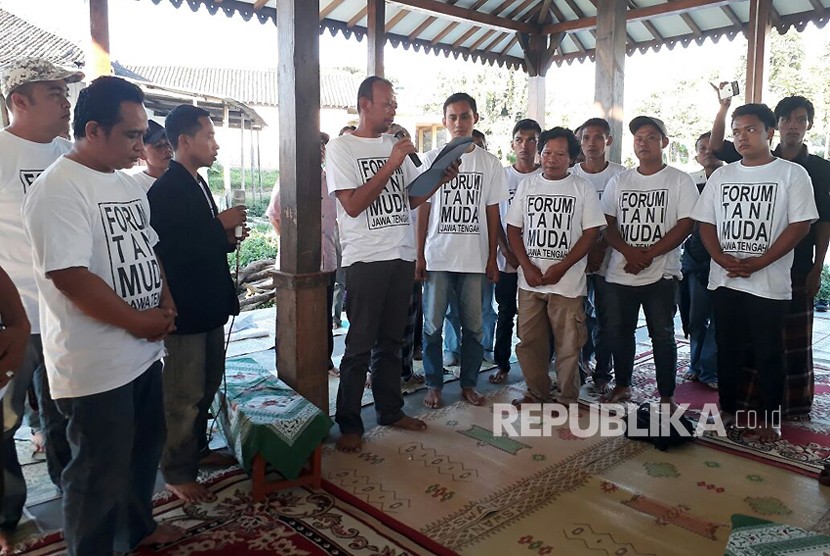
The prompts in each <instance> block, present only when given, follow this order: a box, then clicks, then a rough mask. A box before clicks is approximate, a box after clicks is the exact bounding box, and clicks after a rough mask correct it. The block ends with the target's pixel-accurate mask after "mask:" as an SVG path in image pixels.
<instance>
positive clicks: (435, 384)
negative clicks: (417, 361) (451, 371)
mask: <svg viewBox="0 0 830 556" xmlns="http://www.w3.org/2000/svg"><path fill="white" fill-rule="evenodd" d="M486 280H487V278H486V277H485V276H484V274H477V273H464V272H430V273H429V279H428V280H427V281H426V282H424V372H425V376H426V384H427V386H428V387H430V388H432V389H434V390H441V389H442V388H443V387H444V366H443V365H442V361H441V359H442V358H441V340H442V338H441V328H442V326H443V323H444V316H445V315H446V313H447V306H448V305H449V302H450V296H451V295H455V296H456V297H457V299H458V306H459V307H458V308H459V315H460V317H461V350H460V351H461V387H462V388H475V385H476V383H477V381H478V372H479V370H480V369H481V362H482V361H483V360H484V348H483V347H482V345H481V338H482V317H481V296H482V290H483V289H484V282H485V281H486Z"/></svg>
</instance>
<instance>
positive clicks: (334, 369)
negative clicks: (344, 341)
mask: <svg viewBox="0 0 830 556" xmlns="http://www.w3.org/2000/svg"><path fill="white" fill-rule="evenodd" d="M329 376H332V377H334V378H340V369H338V368H337V367H332V368H330V369H329Z"/></svg>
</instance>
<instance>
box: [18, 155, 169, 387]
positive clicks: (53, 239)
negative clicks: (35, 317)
mask: <svg viewBox="0 0 830 556" xmlns="http://www.w3.org/2000/svg"><path fill="white" fill-rule="evenodd" d="M23 223H24V225H25V227H26V234H27V236H28V237H29V239H30V240H31V242H32V251H33V255H34V264H35V266H34V268H35V278H36V280H37V286H38V290H39V291H40V296H41V300H42V303H41V307H40V314H41V321H42V322H43V334H42V338H43V355H44V358H45V360H46V369H47V372H48V374H49V386H50V388H51V390H52V397H53V398H67V397H79V396H88V395H91V394H98V393H100V392H107V391H109V390H113V389H115V388H119V387H121V386H123V385H125V384H128V383H129V382H131V381H132V380H134V379H135V378H136V377H138V376H139V375H140V374H141V373H143V372H144V371H145V370H147V367H149V366H150V365H151V364H152V363H154V362H155V361H158V360H159V359H161V358H162V356H163V355H164V343H163V342H160V341H159V342H149V341H147V340H143V339H140V338H136V337H135V336H133V335H132V334H130V333H129V332H127V331H126V330H123V329H121V328H117V327H115V326H112V325H109V324H105V323H103V322H100V321H98V320H95V319H93V318H91V317H89V316H87V315H86V314H84V313H83V312H81V310H80V309H78V307H77V306H76V305H74V304H73V303H72V302H71V301H69V299H68V298H67V297H66V296H65V295H63V294H62V293H61V292H59V291H58V289H57V288H56V287H55V285H54V284H53V283H52V281H51V280H50V279H48V278H47V277H46V274H47V273H49V272H52V271H56V270H62V269H66V268H72V267H83V268H86V269H88V270H89V271H90V272H91V273H92V274H95V275H96V276H98V277H100V278H101V279H102V280H103V281H104V282H106V284H107V285H108V286H109V287H111V288H112V289H113V290H114V291H115V293H116V294H117V295H118V296H119V297H121V298H122V299H124V301H126V302H127V303H129V304H130V305H132V306H133V307H134V308H136V309H140V310H144V309H150V308H154V307H157V306H158V304H159V299H160V296H161V284H162V281H161V275H160V267H159V264H158V261H157V260H156V255H155V252H154V251H153V246H154V245H155V244H156V242H157V241H158V236H157V235H156V233H155V231H153V229H152V228H151V227H150V204H149V202H148V201H147V196H146V195H145V193H144V190H143V189H142V188H141V187H140V186H139V185H138V184H137V183H136V181H135V180H134V179H133V178H131V177H130V176H128V175H127V174H125V173H123V172H112V173H103V172H97V171H95V170H92V169H90V168H88V167H86V166H83V165H81V164H78V163H77V162H74V161H72V160H69V159H68V158H66V157H62V158H60V159H59V160H58V161H57V162H56V163H55V164H53V165H52V166H50V167H49V168H48V169H47V170H46V171H45V172H43V174H42V175H41V176H40V178H38V180H37V182H36V183H35V186H34V187H33V188H32V192H31V193H30V194H29V195H28V196H27V197H26V202H25V203H24V205H23Z"/></svg>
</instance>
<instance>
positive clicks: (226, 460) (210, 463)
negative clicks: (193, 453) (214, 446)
mask: <svg viewBox="0 0 830 556" xmlns="http://www.w3.org/2000/svg"><path fill="white" fill-rule="evenodd" d="M231 465H236V458H235V457H233V456H232V455H230V454H228V453H225V452H220V451H218V450H211V451H210V452H208V454H207V455H205V456H204V457H202V458H200V459H199V467H230V466H231Z"/></svg>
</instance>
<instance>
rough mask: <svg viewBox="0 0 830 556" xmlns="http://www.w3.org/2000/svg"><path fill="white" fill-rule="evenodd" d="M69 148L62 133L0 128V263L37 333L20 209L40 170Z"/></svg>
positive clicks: (27, 246) (35, 297) (32, 277)
mask: <svg viewBox="0 0 830 556" xmlns="http://www.w3.org/2000/svg"><path fill="white" fill-rule="evenodd" d="M71 149H72V143H70V142H69V141H67V140H66V139H64V138H62V137H58V138H56V139H54V140H53V141H52V142H51V143H35V142H33V141H28V140H26V139H22V138H20V137H18V136H17V135H15V134H13V133H10V132H8V131H6V130H5V129H3V130H0V238H2V239H0V267H2V268H3V270H5V271H6V272H7V273H8V275H9V276H10V277H11V279H12V282H14V285H15V286H16V287H17V291H18V292H19V293H20V298H21V299H22V300H23V307H24V308H25V310H26V316H28V317H29V322H30V323H31V325H32V334H39V333H40V317H39V315H38V294H37V285H36V284H35V275H34V272H33V270H32V246H31V244H30V243H29V240H28V239H27V238H26V233H25V231H24V230H23V219H22V217H21V215H20V209H21V207H22V206H23V200H24V198H25V196H26V194H27V193H28V192H29V190H30V189H31V187H32V184H33V183H34V181H35V178H37V177H38V176H39V175H40V174H41V172H43V171H44V170H45V169H46V168H47V167H48V166H49V165H50V164H52V163H53V162H55V161H56V160H57V159H58V158H60V156H61V155H63V154H64V153H68V152H69V151H70V150H71Z"/></svg>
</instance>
